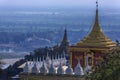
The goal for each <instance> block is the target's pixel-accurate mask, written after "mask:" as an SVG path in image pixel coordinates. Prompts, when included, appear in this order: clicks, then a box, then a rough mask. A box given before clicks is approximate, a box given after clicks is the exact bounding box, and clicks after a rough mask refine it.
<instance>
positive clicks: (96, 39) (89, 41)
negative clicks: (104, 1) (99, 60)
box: [77, 2, 116, 47]
mask: <svg viewBox="0 0 120 80" xmlns="http://www.w3.org/2000/svg"><path fill="white" fill-rule="evenodd" d="M96 3H97V5H96V6H97V8H96V17H95V23H94V26H93V28H92V31H91V32H90V33H89V35H88V36H87V37H85V38H84V39H83V40H81V41H80V42H79V43H78V44H77V46H81V47H88V46H89V47H114V46H116V43H115V42H113V41H112V40H111V39H110V38H108V37H107V36H106V35H105V34H104V33H103V31H102V28H101V26H100V23H99V19H98V16H99V15H98V2H96Z"/></svg>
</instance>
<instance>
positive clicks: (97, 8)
mask: <svg viewBox="0 0 120 80" xmlns="http://www.w3.org/2000/svg"><path fill="white" fill-rule="evenodd" d="M96 8H97V9H98V0H97V1H96Z"/></svg>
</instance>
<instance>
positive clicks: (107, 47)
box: [70, 2, 116, 68]
mask: <svg viewBox="0 0 120 80" xmlns="http://www.w3.org/2000/svg"><path fill="white" fill-rule="evenodd" d="M98 17H99V15H98V2H96V16H95V23H94V26H93V28H92V31H91V32H90V33H89V35H88V36H87V37H85V38H84V39H82V40H81V41H80V42H79V43H77V44H76V45H75V46H70V62H71V64H72V67H73V68H74V67H75V66H76V64H77V63H78V62H77V60H78V59H80V60H81V65H82V67H85V66H86V65H87V63H88V64H89V65H90V66H91V67H92V66H94V65H96V64H97V63H98V62H99V61H100V60H101V59H102V57H103V56H105V54H107V53H108V52H110V51H111V50H112V49H113V48H114V47H115V46H116V43H114V42H113V41H112V40H111V39H109V38H108V37H107V36H106V35H105V34H104V33H103V31H102V28H101V26H100V23H99V19H98Z"/></svg>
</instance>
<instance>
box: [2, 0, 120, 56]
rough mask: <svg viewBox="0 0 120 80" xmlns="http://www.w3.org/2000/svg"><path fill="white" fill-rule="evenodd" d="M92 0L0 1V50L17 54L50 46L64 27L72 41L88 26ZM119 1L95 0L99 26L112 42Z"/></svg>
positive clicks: (92, 12) (116, 30)
mask: <svg viewBox="0 0 120 80" xmlns="http://www.w3.org/2000/svg"><path fill="white" fill-rule="evenodd" d="M95 2H96V0H0V36H1V37H0V51H1V52H4V53H6V52H10V53H12V54H13V53H14V54H16V53H17V54H19V53H23V52H30V51H33V50H34V49H36V48H39V47H45V46H54V45H56V44H59V43H60V42H61V40H62V37H63V32H64V29H65V27H66V28H67V30H68V38H69V40H70V44H71V45H73V44H76V43H77V42H79V41H80V40H81V39H83V37H85V36H86V35H88V33H89V32H90V31H91V29H92V26H93V23H94V18H95ZM113 3H114V4H113ZM119 3H120V1H119V0H99V15H100V16H99V18H100V23H101V26H102V28H103V31H104V32H105V34H106V35H108V36H109V37H110V38H111V39H112V40H113V41H115V40H120V36H119V35H118V34H120V31H119V30H120V23H119V21H120V18H119V16H120V10H119V8H120V5H119ZM5 55H6V54H4V55H3V56H5Z"/></svg>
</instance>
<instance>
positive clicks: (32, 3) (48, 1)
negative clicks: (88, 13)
mask: <svg viewBox="0 0 120 80" xmlns="http://www.w3.org/2000/svg"><path fill="white" fill-rule="evenodd" d="M95 1H96V0H0V8H1V7H55V6H56V7H79V6H82V7H87V6H91V7H94V6H95ZM99 5H100V6H102V7H108V8H120V0H99Z"/></svg>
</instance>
